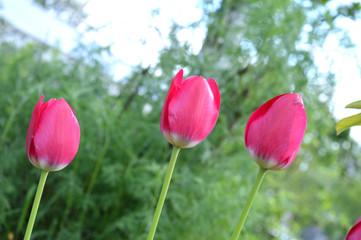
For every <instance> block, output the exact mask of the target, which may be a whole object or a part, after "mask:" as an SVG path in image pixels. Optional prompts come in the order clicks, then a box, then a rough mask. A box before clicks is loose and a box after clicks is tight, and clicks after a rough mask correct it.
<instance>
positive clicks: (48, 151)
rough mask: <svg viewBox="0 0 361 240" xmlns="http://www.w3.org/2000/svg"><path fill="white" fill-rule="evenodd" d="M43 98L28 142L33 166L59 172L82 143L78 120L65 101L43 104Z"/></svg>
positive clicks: (32, 119) (31, 126)
mask: <svg viewBox="0 0 361 240" xmlns="http://www.w3.org/2000/svg"><path fill="white" fill-rule="evenodd" d="M43 99H44V96H41V98H40V100H39V102H38V103H37V104H36V106H35V108H34V111H33V115H32V116H31V120H30V125H29V129H28V134H27V138H26V153H27V154H28V157H29V160H30V162H31V163H32V164H33V165H34V166H36V167H37V168H40V169H41V170H44V171H58V170H61V169H63V168H64V167H66V166H67V165H68V164H69V163H70V162H71V161H72V160H73V158H74V157H75V154H76V153H77V151H78V147H79V140H80V128H79V123H78V120H77V119H76V117H75V114H74V112H73V110H72V108H71V107H70V106H69V104H68V103H67V102H66V101H65V100H64V99H59V100H55V99H50V100H49V101H48V102H45V103H43Z"/></svg>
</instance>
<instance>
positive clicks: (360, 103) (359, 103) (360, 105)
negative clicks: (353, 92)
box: [346, 100, 361, 109]
mask: <svg viewBox="0 0 361 240" xmlns="http://www.w3.org/2000/svg"><path fill="white" fill-rule="evenodd" d="M346 108H357V109H361V100H359V101H356V102H353V103H350V104H347V106H346Z"/></svg>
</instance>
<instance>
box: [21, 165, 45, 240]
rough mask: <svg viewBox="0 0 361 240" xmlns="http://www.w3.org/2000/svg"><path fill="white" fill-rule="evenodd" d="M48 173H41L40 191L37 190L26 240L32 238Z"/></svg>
mask: <svg viewBox="0 0 361 240" xmlns="http://www.w3.org/2000/svg"><path fill="white" fill-rule="evenodd" d="M48 173H49V172H48V171H41V175H40V180H39V184H38V189H37V190H36V194H35V199H34V203H33V208H32V209H31V213H30V217H29V221H28V226H27V227H26V232H25V237H24V240H29V239H30V237H31V232H32V231H33V227H34V222H35V218H36V214H37V212H38V208H39V204H40V200H41V195H42V194H43V190H44V186H45V181H46V178H47V176H48Z"/></svg>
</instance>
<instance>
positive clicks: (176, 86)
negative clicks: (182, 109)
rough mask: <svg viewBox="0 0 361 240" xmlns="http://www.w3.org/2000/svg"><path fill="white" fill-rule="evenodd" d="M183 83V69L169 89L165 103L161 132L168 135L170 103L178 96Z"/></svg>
mask: <svg viewBox="0 0 361 240" xmlns="http://www.w3.org/2000/svg"><path fill="white" fill-rule="evenodd" d="M182 82H183V69H181V70H180V71H179V72H178V73H177V75H175V77H174V78H173V81H172V83H171V85H170V87H169V90H168V93H167V96H166V98H165V101H164V105H163V109H162V115H161V117H160V128H161V132H162V133H163V134H164V133H168V132H169V122H168V117H167V116H168V106H169V102H170V101H171V100H172V98H173V96H174V95H175V94H177V92H178V91H179V89H180V87H181V86H182Z"/></svg>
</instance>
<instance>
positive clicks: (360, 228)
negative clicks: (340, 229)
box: [346, 217, 361, 240]
mask: <svg viewBox="0 0 361 240" xmlns="http://www.w3.org/2000/svg"><path fill="white" fill-rule="evenodd" d="M360 239H361V217H360V218H359V219H358V220H357V222H356V223H355V225H353V227H352V228H351V229H350V231H349V232H348V234H347V236H346V240H360Z"/></svg>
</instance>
